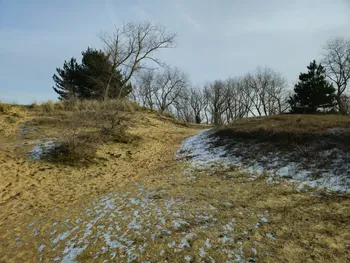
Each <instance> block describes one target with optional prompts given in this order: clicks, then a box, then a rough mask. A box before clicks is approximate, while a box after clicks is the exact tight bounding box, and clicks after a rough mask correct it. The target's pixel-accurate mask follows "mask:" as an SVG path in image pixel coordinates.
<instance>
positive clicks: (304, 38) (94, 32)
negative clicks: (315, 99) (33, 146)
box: [0, 0, 350, 103]
mask: <svg viewBox="0 0 350 263" xmlns="http://www.w3.org/2000/svg"><path fill="white" fill-rule="evenodd" d="M144 20H149V21H151V22H154V23H159V24H162V25H164V26H165V27H166V28H167V29H169V30H170V31H174V32H176V33H177V34H178V39H177V43H178V46H177V48H176V49H171V50H166V51H164V52H162V53H161V54H159V57H160V58H162V59H163V60H165V61H166V62H167V63H168V64H170V65H173V66H177V67H179V68H181V69H182V70H184V71H185V72H186V73H187V74H188V75H189V77H190V79H191V81H192V83H193V84H194V85H196V84H201V83H204V82H206V81H210V80H215V79H218V78H227V77H234V76H239V75H242V74H244V73H246V72H248V71H251V70H254V69H255V68H256V67H257V66H259V65H261V66H269V67H271V68H273V69H275V70H277V71H280V72H281V73H283V74H284V75H285V76H286V78H287V79H288V81H289V82H290V83H291V84H293V83H294V82H295V81H296V79H297V77H298V74H299V73H300V72H301V71H304V70H305V68H306V65H307V64H308V63H309V62H310V61H311V60H313V59H318V58H320V57H321V54H322V49H321V47H322V45H324V43H325V42H326V41H327V39H329V38H330V37H334V36H343V37H350V31H349V29H350V0H294V1H290V0H264V1H261V0H245V1H242V0H220V1H217V0H211V1H209V0H202V1H200V0H192V1H191V0H188V1H186V0H177V1H176V0H173V1H170V0H169V1H166V0H163V1H161V0H144V1H141V0H139V1H136V0H129V1H127V0H94V1H93V0H85V1H83V0H60V1H47V0H46V1H44V0H30V1H27V0H0V100H4V101H7V102H17V103H31V102H33V101H34V100H37V101H39V102H40V101H44V100H48V99H56V97H57V96H56V94H55V93H54V91H53V90H52V86H53V84H54V83H53V81H52V75H53V74H54V73H55V69H56V67H61V66H62V65H63V61H64V60H68V59H70V57H72V56H74V57H77V58H80V53H81V51H82V50H84V49H86V48H87V47H88V46H90V47H95V48H102V46H101V42H100V40H99V38H98V35H99V33H101V32H104V31H107V32H111V31H112V30H113V28H114V26H120V25H122V24H123V23H125V22H130V21H144Z"/></svg>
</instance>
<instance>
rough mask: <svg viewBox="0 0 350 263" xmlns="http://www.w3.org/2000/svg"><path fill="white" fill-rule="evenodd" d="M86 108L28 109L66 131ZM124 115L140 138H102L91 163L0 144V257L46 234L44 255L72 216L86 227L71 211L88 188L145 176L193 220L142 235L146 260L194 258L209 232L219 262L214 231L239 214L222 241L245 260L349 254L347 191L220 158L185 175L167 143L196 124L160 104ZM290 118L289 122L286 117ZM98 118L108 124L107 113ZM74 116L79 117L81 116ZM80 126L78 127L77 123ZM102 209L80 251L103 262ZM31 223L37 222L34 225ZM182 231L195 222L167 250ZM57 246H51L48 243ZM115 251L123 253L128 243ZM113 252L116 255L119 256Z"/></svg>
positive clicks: (23, 256) (81, 208) (125, 187)
mask: <svg viewBox="0 0 350 263" xmlns="http://www.w3.org/2000/svg"><path fill="white" fill-rule="evenodd" d="M136 111H137V109H136ZM89 112H90V110H79V111H76V110H75V111H62V110H55V111H54V112H51V113H45V114H43V113H42V111H40V112H39V111H38V112H37V113H35V114H36V115H35V117H36V118H37V120H36V121H37V123H36V124H35V125H39V124H40V125H39V126H40V127H41V128H42V129H43V132H44V133H45V136H53V135H54V136H56V135H62V134H64V132H68V131H70V128H68V127H69V126H68V124H69V123H75V122H72V121H71V120H72V119H74V118H77V117H78V116H79V117H78V118H77V119H78V120H76V122H79V120H80V121H82V123H84V122H85V120H84V118H85V117H83V116H82V115H84V114H87V113H89ZM123 112H124V111H123ZM125 112H130V111H128V110H125ZM130 113H131V112H130ZM130 113H129V114H130ZM130 115H132V117H133V118H132V120H133V122H132V124H133V125H132V126H131V127H130V133H131V134H133V135H135V136H136V135H137V136H139V137H141V140H140V141H139V144H137V145H135V144H120V143H111V142H109V143H105V144H101V145H99V148H98V150H97V156H98V158H99V160H100V159H104V160H105V161H104V162H98V163H96V164H95V165H92V166H88V167H79V168H76V167H69V166H60V165H52V164H48V163H44V162H35V163H29V162H27V161H26V160H25V159H23V158H19V157H18V156H16V155H15V154H14V151H13V150H12V148H9V149H8V150H6V151H5V150H2V149H0V177H1V180H0V189H1V193H2V194H1V195H0V208H1V211H2V212H1V213H0V226H1V229H2V230H3V231H1V233H0V261H1V260H3V261H4V262H39V259H40V255H39V254H40V253H39V252H38V248H39V247H40V245H41V244H45V245H46V247H45V250H44V257H45V258H44V260H43V262H46V261H47V262H49V261H50V260H51V258H55V257H56V256H57V255H58V254H62V253H63V251H64V248H65V247H66V246H68V245H67V243H66V241H65V240H63V241H62V242H60V243H58V244H55V245H52V238H53V237H56V236H57V235H58V234H59V233H64V232H65V231H68V230H71V229H72V228H73V227H75V226H76V225H77V226H79V227H80V229H82V230H84V229H85V228H84V227H86V224H83V223H85V221H83V223H76V221H75V220H76V219H78V218H81V217H83V216H84V213H85V209H86V208H87V207H89V206H90V205H91V204H92V202H93V201H94V200H95V199H94V198H95V197H97V198H98V197H101V196H104V195H106V194H108V193H110V192H113V191H117V192H118V193H120V195H123V194H124V193H126V192H129V193H130V195H131V196H137V195H138V194H139V193H140V192H139V186H138V185H143V186H144V187H145V189H147V191H146V192H148V189H149V190H150V191H154V192H155V193H156V194H155V195H154V196H153V197H152V198H153V199H152V200H156V203H157V204H159V205H161V204H164V202H166V201H169V200H172V199H174V200H180V201H181V203H180V204H181V205H180V204H179V207H177V208H178V209H180V211H181V213H182V215H184V216H185V219H186V220H187V221H188V222H189V223H190V225H189V226H185V227H182V228H180V229H177V230H174V231H173V232H172V233H171V234H170V235H164V236H162V237H161V238H159V239H156V240H155V241H154V242H152V241H148V246H147V247H146V248H145V252H144V253H143V254H142V257H141V258H140V260H136V261H135V262H141V260H147V259H148V258H153V259H154V260H151V262H165V261H168V262H184V253H186V255H188V256H190V257H191V258H192V262H201V261H204V259H201V258H200V255H199V251H200V248H201V247H203V246H204V242H205V241H206V240H207V239H210V241H211V244H212V248H211V249H208V250H206V252H207V253H208V254H209V253H210V255H211V256H212V257H213V259H215V260H216V262H226V261H227V260H228V258H227V256H226V255H225V253H224V252H223V251H222V250H221V244H220V243H219V242H218V240H219V239H220V238H222V236H220V235H221V234H222V233H221V232H220V231H221V230H222V228H223V226H224V225H225V224H227V222H229V221H230V220H232V218H235V219H236V223H235V224H234V230H233V233H232V236H233V237H234V242H233V243H232V244H226V246H227V247H226V248H227V249H234V250H235V249H237V250H239V249H241V248H242V253H243V256H244V258H249V257H250V258H254V260H255V261H250V262H276V263H277V262H348V261H349V260H350V254H349V246H350V234H349V233H350V228H349V214H350V199H349V197H348V196H342V195H331V194H326V193H324V192H321V191H315V190H311V191H308V192H307V191H303V192H297V191H296V186H294V185H293V184H291V183H288V182H286V181H283V180H282V181H280V182H276V183H274V184H270V183H267V182H266V180H265V178H264V176H262V177H259V178H257V179H255V180H251V177H249V176H248V175H247V174H245V173H241V172H240V171H239V170H238V169H233V168H232V170H231V171H228V170H226V171H221V170H220V168H219V167H213V168H217V170H216V171H215V172H213V171H204V172H201V171H196V170H193V171H192V173H193V174H194V176H195V177H196V180H189V179H188V178H187V177H186V176H184V170H185V169H186V168H187V164H186V163H179V162H176V161H174V151H175V150H176V149H177V148H178V146H179V144H180V142H181V141H182V140H183V139H184V138H185V137H186V136H189V135H191V134H194V133H195V132H197V131H196V130H194V129H191V128H188V127H184V126H181V125H178V124H176V123H174V122H171V121H170V120H168V119H164V118H160V117H159V116H158V115H157V114H148V113H147V114H145V113H143V112H133V114H130ZM321 117H322V118H325V117H324V116H321ZM71 118H72V119H71ZM281 118H291V117H290V116H287V117H285V116H281ZM302 118H304V117H302ZM107 119H108V118H107ZM57 120H58V121H57ZM269 121H271V123H269ZM302 121H305V122H306V121H307V120H304V119H303V120H302ZM319 121H320V120H319ZM324 121H325V122H327V121H326V120H324ZM342 121H343V120H342ZM242 122H250V123H252V122H254V121H252V122H251V120H242ZM262 122H263V121H261V123H260V124H259V121H258V120H256V121H255V125H251V126H249V125H250V124H249V125H248V124H243V123H242V124H241V125H242V129H243V126H244V127H245V128H244V129H248V130H249V129H254V127H255V126H256V125H257V126H259V125H260V126H262V125H263V124H262ZM273 122H275V123H276V122H278V123H279V124H278V125H279V126H280V128H278V129H282V128H283V127H282V124H281V123H283V120H278V121H276V120H274V121H273V120H268V121H267V123H268V125H269V126H270V127H272V126H273V125H272V123H273ZM288 122H289V123H294V121H293V120H292V119H291V120H288ZM93 123H94V125H93V124H91V125H90V124H89V126H88V128H83V130H84V131H85V132H90V131H95V132H97V131H99V130H100V128H101V127H102V126H100V124H98V123H96V122H93ZM102 123H104V124H106V123H105V121H103V122H102ZM107 123H109V124H108V125H107V126H106V128H108V127H111V126H113V123H114V120H113V119H112V120H109V121H108V122H107ZM336 123H337V124H334V126H331V127H339V126H338V125H340V124H339V122H336ZM79 125H82V126H80V127H81V128H82V127H84V125H83V124H79ZM315 125H317V124H315ZM248 126H249V128H248ZM343 127H345V124H344V125H343ZM346 127H348V126H346ZM67 128H68V129H67ZM271 129H272V128H271ZM273 129H274V130H276V129H277V128H273ZM305 129H307V127H305ZM305 129H304V130H305ZM324 129H327V128H324ZM79 134H81V135H83V132H82V133H80V132H79ZM11 138H12V137H11ZM135 182H137V183H138V184H137V185H136V184H135ZM210 205H211V206H213V207H215V208H216V210H212V211H211V212H210V213H211V214H212V215H213V217H215V218H216V219H217V221H216V222H214V223H213V224H212V225H210V227H209V228H202V226H206V224H207V222H203V223H201V224H198V223H197V222H196V221H191V220H192V217H191V216H190V215H191V214H196V213H201V212H203V211H205V212H206V213H209V212H208V210H209V207H210ZM146 207H147V206H146ZM122 211H123V212H124V211H125V214H122V215H121V216H123V215H126V216H131V217H132V216H133V215H134V214H133V211H132V210H131V209H128V208H125V209H122ZM162 211H163V210H162ZM81 213H82V214H83V216H82V214H81ZM155 213H157V211H155ZM140 214H142V212H140ZM98 215H99V214H97V216H98ZM152 216H154V215H153V214H152ZM165 216H166V215H165ZM261 216H265V217H267V218H268V222H262V221H261ZM38 217H40V218H41V221H39V222H38V223H37V224H38V226H40V228H39V229H40V234H39V235H37V236H34V231H33V229H32V228H29V227H28V225H29V224H30V223H31V222H33V221H34V220H35V219H37V218H38ZM67 219H70V221H69V222H68V223H66V221H65V220H67ZM108 219H110V217H108V216H106V217H103V218H100V219H99V220H98V221H97V224H96V225H95V226H94V227H93V228H92V231H93V233H94V235H95V234H96V236H95V237H94V238H92V237H91V243H90V245H89V246H88V247H87V249H86V250H85V251H84V252H83V253H82V254H81V255H80V256H79V257H78V261H79V262H102V261H103V260H104V259H108V260H109V259H110V252H112V251H113V250H111V251H108V252H107V253H100V252H101V248H102V247H103V246H105V243H104V242H103V238H97V236H98V234H97V233H98V232H101V231H102V230H101V229H98V228H97V226H100V225H105V226H109V225H111V224H114V223H115V221H116V220H117V219H113V220H112V221H109V220H108ZM167 219H168V218H167ZM87 220H91V218H88V219H87ZM150 220H151V221H152V220H153V221H152V222H156V218H153V217H151V218H150ZM118 221H120V222H121V227H123V230H125V229H124V228H127V226H126V225H127V223H128V222H124V221H125V220H123V219H122V218H118ZM54 222H59V223H58V225H57V226H56V227H57V229H58V231H59V232H58V233H57V234H55V235H54V236H52V235H50V233H51V228H50V227H52V225H53V223H54ZM258 222H259V223H260V225H259V227H256V224H257V223H258ZM68 224H69V225H70V226H69V228H67V225H68ZM79 224H80V225H79ZM36 227H37V225H35V229H36ZM152 227H154V226H153V225H152ZM130 232H132V231H130ZM182 232H191V233H192V232H193V233H195V234H196V235H197V237H196V239H194V240H193V241H191V242H190V245H191V247H190V248H186V249H185V250H184V253H178V252H174V249H171V248H170V247H169V246H168V244H169V243H170V242H171V241H172V240H176V241H177V244H178V243H179V242H178V241H179V237H180V236H181V235H182ZM268 233H271V234H272V235H273V236H274V237H275V240H274V239H272V238H269V237H267V236H266V234H268ZM16 237H20V238H21V240H23V243H21V244H18V245H16V242H17V241H15V238H16ZM72 237H73V235H72ZM142 237H143V236H139V235H136V234H135V236H134V239H133V240H132V241H134V242H135V243H134V244H135V245H140V244H142V239H141V238H142ZM94 242H95V243H94ZM15 245H16V246H15ZM78 247H79V246H78ZM55 248H57V250H55V251H54V250H53V249H55ZM252 248H255V249H256V250H257V255H254V253H253V251H252ZM162 250H165V254H164V255H163V256H160V255H159V252H160V251H162ZM115 252H117V253H124V254H125V251H118V250H116V251H115ZM97 253H100V254H99V258H98V259H97V260H96V259H94V256H95V255H96V254H97ZM234 259H235V258H232V260H234ZM114 260H115V261H116V262H118V258H115V259H114ZM122 260H125V258H123V259H122ZM209 262H211V261H209Z"/></svg>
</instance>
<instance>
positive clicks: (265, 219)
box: [260, 216, 269, 223]
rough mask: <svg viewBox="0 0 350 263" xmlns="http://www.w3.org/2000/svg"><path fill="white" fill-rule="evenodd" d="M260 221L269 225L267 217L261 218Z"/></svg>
mask: <svg viewBox="0 0 350 263" xmlns="http://www.w3.org/2000/svg"><path fill="white" fill-rule="evenodd" d="M260 220H261V221H262V222H264V223H268V222H269V219H268V218H267V217H265V216H263V217H260Z"/></svg>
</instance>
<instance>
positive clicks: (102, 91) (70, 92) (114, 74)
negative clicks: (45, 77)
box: [53, 48, 131, 100]
mask: <svg viewBox="0 0 350 263" xmlns="http://www.w3.org/2000/svg"><path fill="white" fill-rule="evenodd" d="M56 71H57V74H58V75H56V74H54V76H53V80H54V82H55V87H53V89H54V90H55V92H56V93H57V94H58V95H59V99H60V100H72V99H73V100H74V99H98V100H101V99H104V98H105V97H107V98H120V97H125V96H126V95H128V94H129V93H130V92H131V85H130V84H128V83H125V81H124V78H123V76H122V74H121V73H120V71H118V70H117V69H115V68H114V67H113V65H112V63H111V62H110V61H109V59H108V57H107V56H106V55H105V54H104V53H103V52H102V51H101V50H95V49H91V48H88V49H87V50H86V51H83V52H82V63H81V64H78V63H77V61H76V59H75V58H71V60H70V61H68V62H67V61H65V62H64V64H63V69H61V68H57V69H56ZM107 85H108V87H109V89H108V94H107V96H105V95H106V90H107V89H106V87H107Z"/></svg>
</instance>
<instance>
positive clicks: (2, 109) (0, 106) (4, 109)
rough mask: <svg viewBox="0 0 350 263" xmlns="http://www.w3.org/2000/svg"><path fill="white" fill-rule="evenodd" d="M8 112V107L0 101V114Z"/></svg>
mask: <svg viewBox="0 0 350 263" xmlns="http://www.w3.org/2000/svg"><path fill="white" fill-rule="evenodd" d="M9 110H10V105H9V104H6V103H3V102H1V101H0V112H2V113H6V112H8V111H9Z"/></svg>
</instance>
